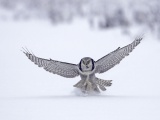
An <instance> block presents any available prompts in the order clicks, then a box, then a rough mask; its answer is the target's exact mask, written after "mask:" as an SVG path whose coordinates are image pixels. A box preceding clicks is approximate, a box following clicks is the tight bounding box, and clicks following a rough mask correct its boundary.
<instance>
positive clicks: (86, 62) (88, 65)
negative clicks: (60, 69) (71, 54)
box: [79, 57, 94, 72]
mask: <svg viewBox="0 0 160 120" xmlns="http://www.w3.org/2000/svg"><path fill="white" fill-rule="evenodd" d="M79 69H80V70H81V71H82V72H89V71H92V70H93V69H94V60H93V59H92V58H90V57H85V58H82V59H81V61H80V63H79Z"/></svg>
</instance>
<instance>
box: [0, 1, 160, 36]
mask: <svg viewBox="0 0 160 120" xmlns="http://www.w3.org/2000/svg"><path fill="white" fill-rule="evenodd" d="M76 17H83V18H86V19H87V20H88V22H89V24H90V25H91V27H98V28H101V29H106V28H113V27H119V26H120V27H123V28H125V27H128V26H132V25H145V26H147V27H148V28H149V29H150V30H151V31H156V32H158V34H159V33H160V2H159V0H152V1H151V0H134V1H133V0H0V19H8V18H12V19H15V20H19V19H25V20H26V19H31V18H40V19H48V20H50V21H51V22H52V23H54V24H57V23H61V22H71V21H72V20H73V19H74V18H76Z"/></svg>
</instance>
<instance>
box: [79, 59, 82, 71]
mask: <svg viewBox="0 0 160 120" xmlns="http://www.w3.org/2000/svg"><path fill="white" fill-rule="evenodd" d="M81 63H82V60H81V61H80V63H79V69H80V70H81V71H82V67H81Z"/></svg>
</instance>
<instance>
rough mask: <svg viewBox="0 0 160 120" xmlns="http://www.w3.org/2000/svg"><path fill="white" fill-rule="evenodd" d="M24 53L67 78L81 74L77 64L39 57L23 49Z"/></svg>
mask: <svg viewBox="0 0 160 120" xmlns="http://www.w3.org/2000/svg"><path fill="white" fill-rule="evenodd" d="M23 53H24V54H25V55H26V56H27V57H28V58H29V59H30V60H31V61H32V62H34V63H35V64H36V65H38V66H39V67H43V68H44V69H45V70H46V71H48V72H51V73H53V74H57V75H60V76H63V77H66V78H74V77H76V76H78V75H79V72H78V67H77V65H75V64H71V63H65V62H60V61H55V60H52V59H50V60H48V59H43V58H39V57H37V56H35V55H34V54H31V53H30V52H28V51H23Z"/></svg>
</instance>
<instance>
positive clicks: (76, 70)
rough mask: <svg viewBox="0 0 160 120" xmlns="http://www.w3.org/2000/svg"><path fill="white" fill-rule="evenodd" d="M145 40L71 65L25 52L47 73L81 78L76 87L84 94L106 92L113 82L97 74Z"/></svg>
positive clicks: (117, 62)
mask: <svg viewBox="0 0 160 120" xmlns="http://www.w3.org/2000/svg"><path fill="white" fill-rule="evenodd" d="M142 39H143V38H142V37H139V38H136V39H135V40H134V41H133V42H132V43H131V44H129V45H127V46H125V47H122V48H120V47H118V48H117V49H116V50H114V51H112V52H111V53H109V54H107V55H106V56H104V57H102V58H100V59H99V60H97V61H94V60H93V59H92V58H90V57H85V58H82V59H81V60H80V62H79V64H71V63H66V62H60V61H56V60H52V59H43V58H39V57H37V56H35V55H34V54H33V53H30V52H29V51H28V50H24V51H23V52H24V54H25V55H26V56H27V57H28V58H29V59H30V60H31V61H32V62H34V63H35V64H36V65H38V66H39V67H43V68H44V69H45V70H46V71H48V72H50V73H53V74H57V75H60V76H63V77H66V78H74V77H77V76H80V78H81V80H80V81H79V82H78V83H77V84H75V85H74V87H77V88H79V89H80V90H81V91H82V92H83V93H90V92H97V93H99V92H100V90H99V89H101V90H102V91H105V90H106V88H105V87H109V86H111V85H112V83H111V82H112V80H102V79H99V78H97V77H96V76H95V74H96V73H104V72H106V71H108V70H109V69H111V68H113V67H114V66H115V65H117V64H119V63H120V61H121V60H122V59H123V58H124V57H125V56H127V55H129V53H130V52H132V50H133V49H134V48H135V47H136V46H137V45H138V44H139V43H140V42H141V40H142Z"/></svg>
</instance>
